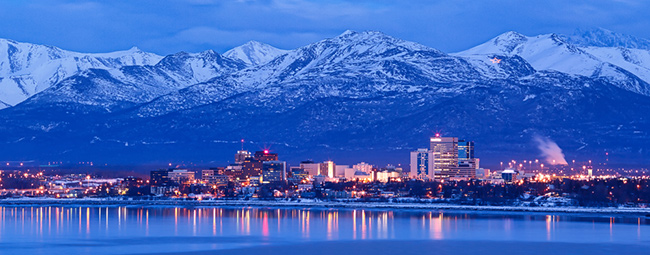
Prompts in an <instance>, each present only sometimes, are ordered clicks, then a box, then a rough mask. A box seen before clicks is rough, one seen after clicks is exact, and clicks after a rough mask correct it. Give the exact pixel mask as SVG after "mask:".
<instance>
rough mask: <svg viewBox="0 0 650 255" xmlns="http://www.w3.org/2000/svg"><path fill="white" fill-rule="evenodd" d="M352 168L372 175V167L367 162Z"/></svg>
mask: <svg viewBox="0 0 650 255" xmlns="http://www.w3.org/2000/svg"><path fill="white" fill-rule="evenodd" d="M352 168H353V169H354V170H355V171H358V172H364V173H367V174H369V173H372V165H371V164H368V163H366V162H361V163H359V164H356V165H353V166H352Z"/></svg>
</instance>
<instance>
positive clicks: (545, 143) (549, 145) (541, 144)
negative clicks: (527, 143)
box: [533, 135, 567, 165]
mask: <svg viewBox="0 0 650 255" xmlns="http://www.w3.org/2000/svg"><path fill="white" fill-rule="evenodd" d="M533 141H535V142H536V143H537V148H538V149H539V150H540V151H541V152H542V155H541V156H542V157H544V159H545V160H546V162H548V163H549V164H551V165H567V162H566V159H564V153H562V149H560V146H558V145H557V143H555V142H553V141H552V140H551V139H549V138H546V137H542V136H539V135H535V136H534V137H533Z"/></svg>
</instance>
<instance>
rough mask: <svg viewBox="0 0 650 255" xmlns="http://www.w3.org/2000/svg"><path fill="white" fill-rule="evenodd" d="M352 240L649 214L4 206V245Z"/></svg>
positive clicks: (529, 235)
mask: <svg viewBox="0 0 650 255" xmlns="http://www.w3.org/2000/svg"><path fill="white" fill-rule="evenodd" d="M355 240H357V241H363V240H375V241H376V240H394V241H399V240H440V241H459V240H467V241H497V242H498V241H508V242H539V243H545V242H547V243H548V242H551V243H554V242H562V243H577V244H585V243H586V244H589V243H593V244H603V243H605V244H607V243H611V244H617V245H628V244H631V245H648V244H649V243H650V219H649V218H646V217H622V218H621V217H607V216H594V215H562V214H560V215H546V214H532V215H530V214H524V213H521V214H501V213H447V212H439V211H417V210H413V211H383V210H361V209H357V210H341V209H273V208H267V209H263V208H200V207H195V208H183V207H179V208H174V207H167V208H158V207H150V208H146V207H145V208H142V207H0V251H2V254H63V253H70V254H75V253H85V254H91V253H92V254H140V253H149V254H157V253H173V252H179V253H183V252H192V251H210V250H224V249H225V250H232V249H245V248H250V247H255V246H278V245H280V246H281V245H296V244H305V243H310V242H314V243H318V242H337V241H355ZM648 248H650V246H648Z"/></svg>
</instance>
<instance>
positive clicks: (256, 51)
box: [223, 41, 289, 65]
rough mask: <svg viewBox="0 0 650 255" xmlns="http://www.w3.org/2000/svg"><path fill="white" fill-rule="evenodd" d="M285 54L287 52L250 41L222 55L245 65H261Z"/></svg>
mask: <svg viewBox="0 0 650 255" xmlns="http://www.w3.org/2000/svg"><path fill="white" fill-rule="evenodd" d="M287 52H289V51H288V50H281V49H278V48H275V47H273V46H271V45H268V44H265V43H261V42H258V41H250V42H247V43H245V44H244V45H241V46H238V47H235V48H233V49H231V50H229V51H226V52H225V53H224V54H223V55H224V56H226V57H228V58H231V59H236V60H241V61H242V62H244V63H246V64H247V65H261V64H264V63H267V62H269V61H271V60H273V59H274V58H276V57H277V56H280V55H282V54H284V53H287Z"/></svg>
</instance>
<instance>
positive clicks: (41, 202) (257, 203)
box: [0, 198, 650, 217]
mask: <svg viewBox="0 0 650 255" xmlns="http://www.w3.org/2000/svg"><path fill="white" fill-rule="evenodd" d="M72 205H74V206H142V207H150V206H170V207H279V208H282V207H294V208H295V207H298V208H316V209H317V208H341V209H385V210H391V209H394V210H437V211H475V212H479V211H485V212H513V213H521V212H524V213H570V214H604V215H626V216H642V217H650V208H627V207H604V208H594V207H575V206H557V207H526V206H475V205H455V204H444V203H391V202H347V201H346V202H338V201H317V200H301V201H269V200H202V201H198V200H173V199H172V200H121V199H103V198H84V199H53V198H20V199H3V200H0V206H72Z"/></svg>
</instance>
